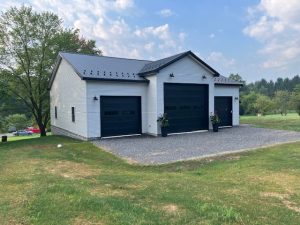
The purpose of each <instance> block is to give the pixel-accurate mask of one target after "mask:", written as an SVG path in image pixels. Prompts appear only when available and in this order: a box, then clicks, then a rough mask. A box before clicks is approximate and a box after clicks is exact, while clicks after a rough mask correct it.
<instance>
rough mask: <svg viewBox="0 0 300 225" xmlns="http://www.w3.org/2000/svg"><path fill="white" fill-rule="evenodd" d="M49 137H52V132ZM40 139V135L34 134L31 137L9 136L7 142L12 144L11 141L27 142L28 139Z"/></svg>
mask: <svg viewBox="0 0 300 225" xmlns="http://www.w3.org/2000/svg"><path fill="white" fill-rule="evenodd" d="M47 135H48V136H49V135H51V132H48V133H47ZM39 137H40V134H32V135H29V136H9V137H8V138H7V141H8V142H11V141H19V140H26V139H32V138H39Z"/></svg>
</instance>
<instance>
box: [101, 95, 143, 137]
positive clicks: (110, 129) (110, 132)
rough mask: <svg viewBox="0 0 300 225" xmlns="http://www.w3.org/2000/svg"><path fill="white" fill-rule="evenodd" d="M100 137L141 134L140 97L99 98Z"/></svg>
mask: <svg viewBox="0 0 300 225" xmlns="http://www.w3.org/2000/svg"><path fill="white" fill-rule="evenodd" d="M100 107H101V109H100V110H101V136H102V137H107V136H118V135H129V134H139V133H141V97H136V96H101V106H100Z"/></svg>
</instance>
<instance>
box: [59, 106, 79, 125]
mask: <svg viewBox="0 0 300 225" xmlns="http://www.w3.org/2000/svg"><path fill="white" fill-rule="evenodd" d="M71 111H72V122H75V107H71ZM54 117H55V119H57V106H55V107H54Z"/></svg>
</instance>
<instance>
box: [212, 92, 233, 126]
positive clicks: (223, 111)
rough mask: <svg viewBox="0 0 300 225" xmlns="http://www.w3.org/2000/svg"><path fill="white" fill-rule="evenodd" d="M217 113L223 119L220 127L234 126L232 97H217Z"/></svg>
mask: <svg viewBox="0 0 300 225" xmlns="http://www.w3.org/2000/svg"><path fill="white" fill-rule="evenodd" d="M215 112H216V113H217V114H218V116H219V117H220V119H221V123H220V126H232V97H231V96H226V97H215Z"/></svg>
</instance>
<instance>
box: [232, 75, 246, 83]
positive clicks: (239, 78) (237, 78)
mask: <svg viewBox="0 0 300 225" xmlns="http://www.w3.org/2000/svg"><path fill="white" fill-rule="evenodd" d="M229 79H231V80H235V81H238V82H242V83H245V81H244V80H243V78H242V77H241V76H240V75H239V74H238V73H236V74H234V73H231V74H230V75H229Z"/></svg>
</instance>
